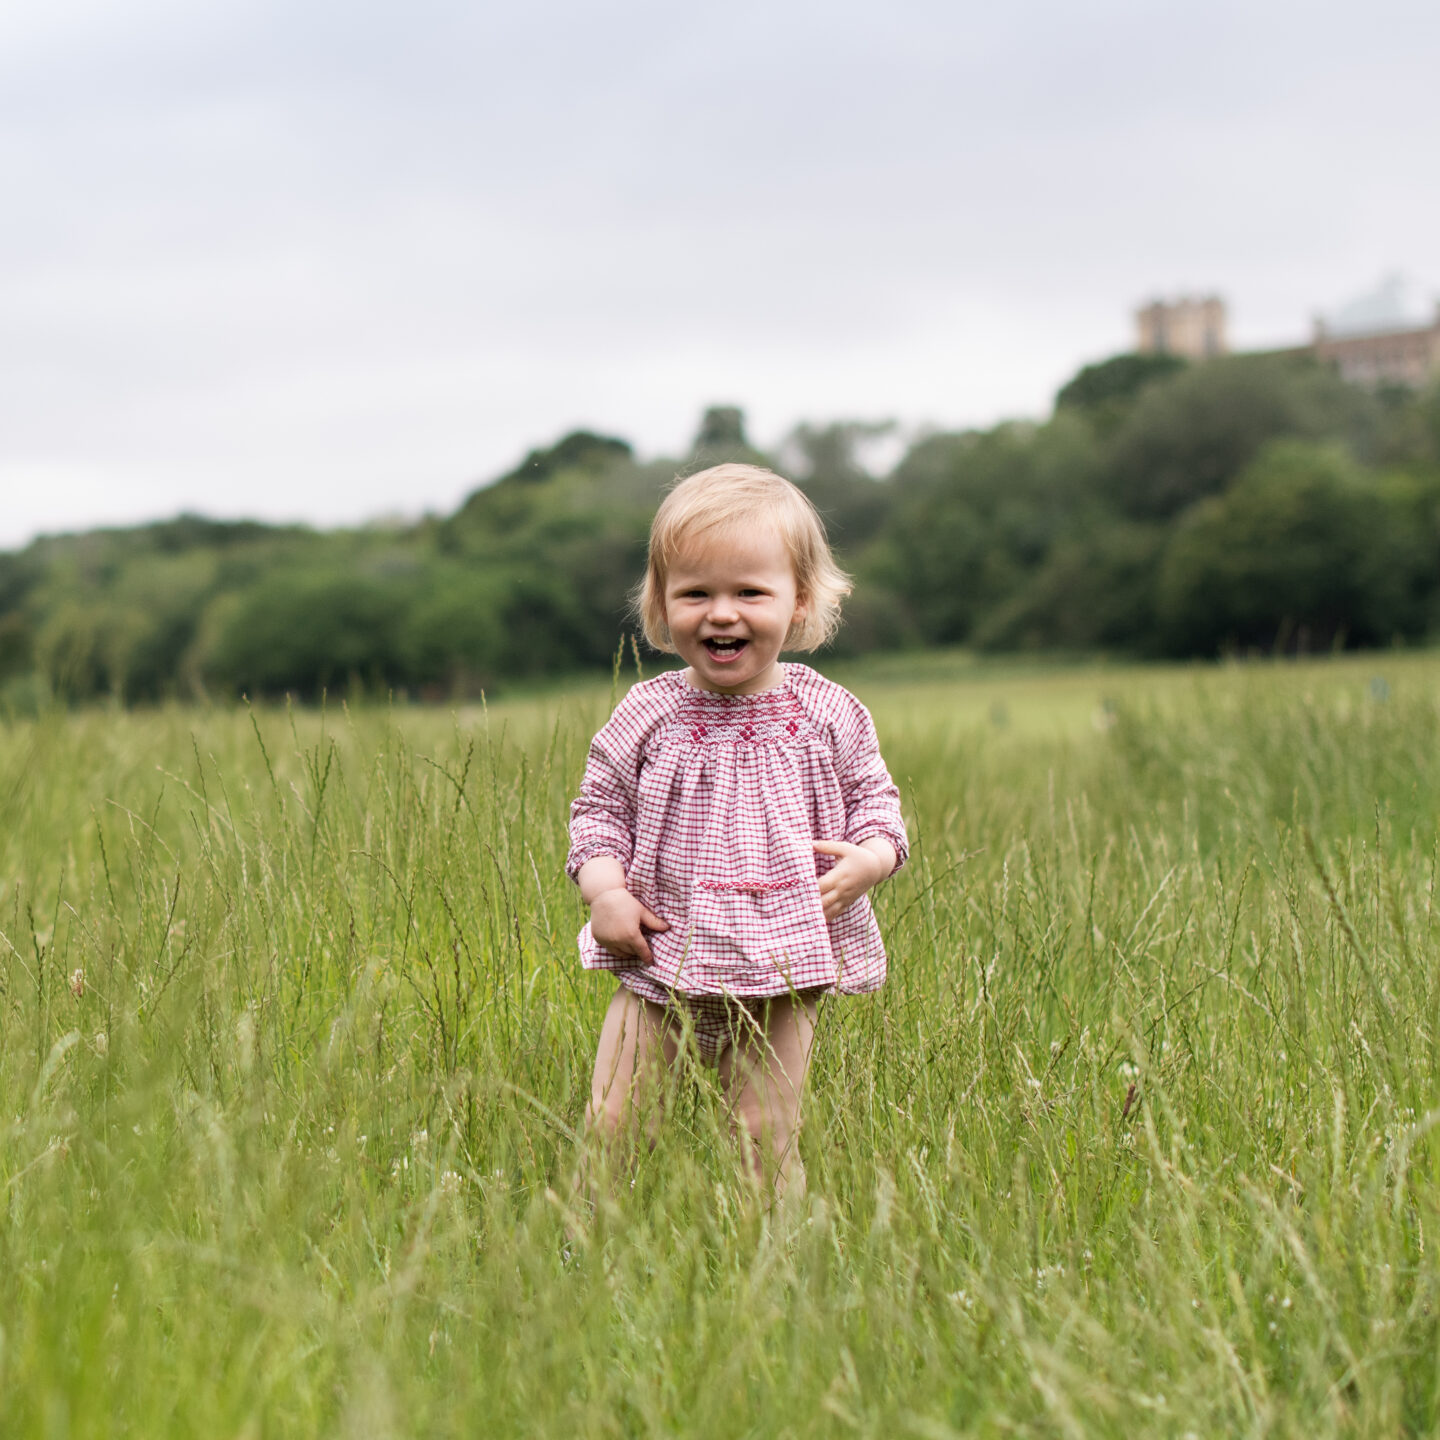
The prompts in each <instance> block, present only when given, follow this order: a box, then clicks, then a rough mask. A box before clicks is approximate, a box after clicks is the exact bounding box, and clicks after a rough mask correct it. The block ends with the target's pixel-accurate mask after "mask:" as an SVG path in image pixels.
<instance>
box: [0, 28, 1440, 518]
mask: <svg viewBox="0 0 1440 1440" xmlns="http://www.w3.org/2000/svg"><path fill="white" fill-rule="evenodd" d="M1437 73H1440V6H1436V5H1435V4H1434V3H1433V0H1425V3H1423V4H1422V3H1415V0H1405V3H1401V0H1372V3H1369V4H1365V5H1361V4H1359V3H1351V4H1343V5H1342V4H1333V3H1328V0H1308V3H1303V4H1302V3H1290V0H1286V3H1275V0H1243V3H1240V0H1204V3H1192V0H1164V3H1134V0H1089V3H1087V4H1085V5H1083V6H1080V5H1075V4H1073V3H1070V0H1011V3H1009V4H1007V5H1005V6H996V5H989V4H987V5H984V6H981V5H979V4H975V3H972V0H961V3H957V0H889V3H887V4H886V5H884V6H880V5H877V4H874V3H873V0H871V3H865V4H859V3H853V0H824V3H818V0H815V3H811V0H765V3H751V0H729V3H727V4H725V5H723V6H722V5H718V4H704V3H701V4H684V5H676V4H674V3H673V0H665V3H661V0H588V3H561V0H527V3H525V4H523V5H516V4H506V5H500V4H496V3H475V0H468V3H463V4H462V3H441V0H406V3H404V4H403V5H402V4H399V3H374V0H348V3H345V4H343V5H342V4H337V3H317V0H284V3H278V0H277V3H270V0H243V3H241V0H207V3H204V4H197V3H195V0H6V3H5V4H4V5H3V6H0V186H3V194H4V196H5V202H4V223H3V225H0V547H5V546H12V547H13V546H18V545H22V544H24V543H25V542H26V541H27V540H28V539H29V538H30V537H31V536H33V535H34V534H36V533H39V532H46V531H56V530H64V529H76V528H84V527H88V526H92V525H98V524H119V523H132V522H136V521H142V520H147V519H156V518H162V517H165V516H169V515H174V514H176V513H178V512H180V511H182V510H188V511H194V512H199V513H203V514H210V515H216V516H226V517H232V516H255V517H259V518H262V519H273V520H301V521H306V522H309V523H313V524H317V525H332V524H355V523H361V522H364V521H366V520H370V519H376V518H383V517H391V516H397V515H404V516H411V515H418V514H420V513H422V512H424V511H427V510H429V511H438V512H446V511H449V510H451V509H453V508H454V507H455V505H457V504H458V503H459V501H460V500H461V499H462V498H463V497H464V496H465V495H466V494H468V493H469V492H470V491H471V490H472V489H473V488H474V487H475V486H476V485H477V484H480V483H482V482H484V481H485V480H487V479H489V478H492V477H493V476H495V475H496V474H498V473H500V472H502V471H504V470H505V469H507V468H509V467H510V466H511V465H512V464H514V463H515V461H516V460H518V459H519V457H520V456H522V455H523V454H524V453H525V452H526V451H527V450H528V449H530V448H532V447H533V446H536V445H543V444H546V443H549V442H551V441H553V440H555V439H556V438H558V437H559V436H561V435H562V434H564V433H566V432H567V431H568V430H570V429H573V428H576V427H581V426H584V427H587V428H592V429H598V430H601V431H604V432H605V433H609V434H617V435H621V436H623V437H625V438H626V439H628V440H630V441H631V442H632V443H633V444H634V445H635V446H636V447H637V449H638V450H639V451H640V453H641V454H642V455H645V456H651V455H657V454H670V455H679V454H683V453H684V451H685V450H686V449H687V448H688V442H689V440H690V438H691V436H692V435H693V434H694V431H695V428H696V424H697V422H698V419H699V416H700V413H701V411H702V410H703V408H704V407H705V406H706V405H709V404H716V403H728V404H736V405H740V406H742V407H743V408H744V410H745V411H746V414H747V417H748V421H749V428H750V433H751V436H752V438H753V439H754V440H756V441H757V442H758V443H760V444H763V445H773V444H776V443H778V442H779V441H780V439H781V438H782V437H783V436H784V435H785V433H786V432H787V431H788V430H789V429H790V428H791V427H792V426H793V425H794V424H795V423H797V422H799V421H801V420H809V421H824V420H828V419H842V418H843V419H863V420H878V419H894V420H896V421H898V422H899V423H900V425H901V427H902V432H901V433H904V434H912V433H916V432H918V431H920V430H922V429H924V428H925V427H930V426H940V427H947V428H949V427H958V426H970V425H988V424H990V423H993V422H994V421H996V420H998V419H1001V418H1006V417H1012V416H1041V415H1044V414H1045V413H1046V412H1047V411H1048V409H1049V406H1050V403H1051V400H1052V398H1053V395H1054V392H1055V390H1056V389H1057V388H1058V386H1059V385H1061V384H1062V383H1063V382H1064V381H1065V380H1066V379H1067V378H1068V377H1069V376H1070V375H1071V374H1073V372H1074V371H1075V370H1076V369H1077V368H1078V367H1079V366H1080V365H1081V364H1083V363H1085V362H1087V361H1091V360H1095V359H1097V358H1102V357H1104V356H1106V355H1109V354H1113V353H1115V352H1117V351H1120V350H1124V349H1128V348H1129V347H1130V345H1131V343H1132V320H1131V315H1132V311H1133V310H1134V308H1135V307H1136V306H1137V305H1138V304H1140V303H1142V302H1143V301H1145V300H1147V299H1150V298H1152V297H1154V296H1157V295H1175V294H1181V293H1199V292H1206V293H1209V292H1218V293H1220V294H1222V295H1223V296H1224V297H1225V299H1226V301H1227V303H1228V305H1229V311H1230V322H1231V338H1232V342H1233V343H1235V344H1236V345H1238V346H1240V347H1245V346H1263V345H1274V344H1283V343H1287V342H1290V343H1293V342H1298V341H1300V340H1302V339H1304V338H1306V337H1307V336H1308V334H1309V332H1310V328H1311V323H1312V318H1313V316H1314V315H1315V314H1316V313H1317V312H1322V311H1323V312H1327V313H1328V312H1331V311H1337V310H1339V309H1340V308H1341V307H1343V306H1344V305H1345V304H1346V303H1347V302H1350V301H1353V300H1354V299H1355V297H1356V296H1357V295H1363V294H1364V293H1366V292H1373V291H1375V290H1376V289H1377V287H1378V286H1379V284H1380V282H1381V281H1382V280H1383V278H1384V277H1386V276H1387V275H1391V274H1398V275H1400V276H1402V277H1405V279H1406V281H1407V283H1408V285H1409V287H1410V291H1411V292H1412V293H1415V294H1419V295H1421V296H1422V297H1423V300H1424V303H1427V304H1428V303H1432V302H1433V299H1434V298H1435V296H1436V295H1440V185H1437V184H1436V183H1435V181H1434V173H1435V155H1436V153H1437V152H1440V112H1437V111H1436V110H1435V107H1434V103H1433V97H1434V87H1435V78H1434V77H1435V75H1436V74H1437Z"/></svg>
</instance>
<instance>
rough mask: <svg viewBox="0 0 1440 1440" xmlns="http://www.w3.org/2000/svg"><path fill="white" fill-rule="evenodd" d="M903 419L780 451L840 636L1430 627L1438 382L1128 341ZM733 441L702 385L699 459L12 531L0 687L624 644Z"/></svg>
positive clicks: (22, 693)
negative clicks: (686, 502) (901, 432)
mask: <svg viewBox="0 0 1440 1440" xmlns="http://www.w3.org/2000/svg"><path fill="white" fill-rule="evenodd" d="M892 428H893V427H891V426H890V425H888V424H886V423H883V422H882V423H865V422H858V421H832V422H830V423H828V424H823V425H817V424H803V425H799V426H797V427H796V428H795V429H794V430H793V431H792V432H791V434H790V435H789V436H788V437H787V438H786V440H785V441H784V443H783V445H782V447H781V450H780V457H781V458H780V460H779V461H778V462H775V463H779V464H780V465H781V468H782V471H783V472H784V473H788V474H791V475H793V477H794V478H795V479H796V481H797V482H798V483H799V484H800V485H801V486H802V487H803V488H804V489H805V491H806V493H807V494H808V495H809V496H810V497H811V499H812V500H813V502H814V503H815V505H816V506H817V508H818V509H819V511H820V513H821V515H822V516H823V518H824V519H825V522H826V525H827V527H828V530H829V533H830V536H831V539H832V541H833V543H834V544H835V547H836V550H837V553H838V555H839V559H840V562H841V564H842V565H843V566H844V567H845V568H846V569H847V570H849V571H850V572H851V573H852V574H853V575H854V576H855V579H856V590H855V593H854V595H853V596H852V597H851V599H850V601H849V603H848V604H847V607H846V611H845V624H844V626H843V628H842V630H841V633H840V636H839V639H838V641H837V642H836V645H835V653H837V654H840V655H857V654H862V653H865V652H868V651H873V650H877V649H887V648H897V647H905V646H915V645H936V644H938V645H952V644H966V645H970V646H973V647H976V648H978V649H982V650H1006V649H1019V650H1046V649H1105V650H1118V651H1124V652H1127V653H1130V654H1134V655H1145V654H1159V653H1170V654H1200V655H1209V654H1214V653H1215V652H1216V649H1217V647H1225V646H1231V645H1238V646H1241V647H1248V646H1254V645H1258V646H1261V647H1264V646H1268V645H1273V644H1276V643H1281V644H1284V645H1295V644H1300V643H1304V644H1309V645H1316V644H1329V643H1344V644H1350V645H1356V644H1386V643H1389V642H1390V641H1391V640H1392V639H1394V638H1396V637H1402V638H1405V639H1407V640H1423V639H1425V638H1427V637H1429V636H1431V635H1433V634H1434V633H1436V631H1437V630H1440V387H1432V388H1431V389H1430V390H1429V391H1426V392H1424V393H1422V394H1419V395H1417V394H1414V393H1412V392H1410V391H1406V390H1401V389H1391V390H1381V391H1377V392H1371V391H1365V390H1361V389H1357V388H1355V387H1352V386H1347V385H1345V384H1343V383H1342V382H1341V381H1340V380H1339V378H1338V377H1337V376H1336V375H1335V374H1334V373H1333V372H1332V371H1330V370H1328V369H1325V368H1323V367H1320V366H1317V365H1316V364H1314V363H1312V362H1309V361H1306V360H1304V359H1303V358H1300V357H1297V356H1293V355H1291V356H1287V355H1266V356H1240V357H1232V358H1229V359H1224V360H1217V361H1211V362H1207V363H1205V364H1200V365H1178V364H1175V363H1172V362H1171V361H1170V360H1168V359H1166V358H1164V357H1158V358H1157V357H1143V356H1133V355H1130V356H1127V355H1122V356H1116V357H1114V358H1113V359H1111V360H1108V361H1102V362H1100V363H1099V364H1097V365H1093V366H1087V367H1086V368H1085V369H1084V370H1082V371H1081V372H1080V374H1078V375H1077V376H1076V377H1075V378H1074V380H1072V381H1071V382H1070V383H1069V384H1068V385H1066V386H1065V387H1064V388H1063V389H1062V391H1061V393H1060V396H1059V399H1058V403H1057V407H1056V411H1055V414H1054V415H1053V416H1052V417H1051V419H1049V420H1048V421H1046V422H1045V423H1043V424H1035V423H1029V422H1015V421H1011V422H1006V423H1003V424H999V425H996V426H994V427H993V428H991V429H989V430H986V431H969V432H965V433H961V434H953V433H931V434H924V435H921V436H920V437H919V438H917V439H916V440H915V441H914V442H913V443H912V444H911V445H910V446H909V448H908V450H907V451H906V453H905V454H904V455H903V457H902V458H901V459H900V460H899V462H898V463H897V464H896V465H895V467H894V468H893V470H892V471H891V472H890V473H889V474H888V475H885V476H883V477H880V476H877V475H874V474H872V473H871V472H870V470H869V469H867V464H866V458H865V457H866V455H867V453H868V454H874V453H875V452H874V451H873V449H869V448H868V447H871V446H872V445H873V443H874V442H876V441H878V440H882V439H883V438H884V437H885V436H887V435H888V434H889V433H891V431H892ZM1282 441H1283V442H1291V443H1292V444H1299V445H1300V446H1301V449H1299V450H1292V451H1289V452H1285V453H1290V454H1291V455H1292V456H1297V455H1302V454H1303V455H1308V456H1309V457H1310V459H1309V460H1306V461H1305V462H1304V463H1303V464H1302V463H1301V462H1300V461H1298V460H1295V461H1293V463H1292V462H1287V464H1288V466H1289V468H1288V469H1286V470H1285V476H1284V477H1281V476H1279V474H1278V471H1276V470H1275V467H1276V466H1277V465H1280V462H1279V461H1274V460H1265V459H1264V457H1265V456H1266V455H1270V454H1272V452H1273V453H1274V454H1279V453H1281V452H1280V451H1277V450H1275V449H1274V447H1275V446H1276V444H1277V442H1282ZM1306 445H1308V446H1310V447H1311V448H1310V449H1309V450H1305V449H1304V446H1306ZM1316 446H1329V447H1331V449H1330V451H1329V452H1328V453H1329V455H1330V459H1328V460H1324V461H1323V462H1322V461H1321V460H1319V459H1318V458H1316V457H1318V456H1319V455H1320V451H1319V450H1318V449H1316V448H1315V447H1316ZM721 460H743V461H750V462H755V463H766V464H768V463H771V461H770V460H769V459H768V458H767V457H766V456H765V455H763V454H761V453H760V452H759V451H757V450H756V449H755V448H754V447H753V446H752V445H751V443H750V441H749V440H748V439H747V437H746V433H745V425H744V417H743V415H742V414H741V413H740V411H739V410H738V409H736V408H735V407H731V406H715V407H712V408H711V409H710V410H708V411H706V413H705V415H704V418H703V420H702V423H701V425H700V429H699V433H698V435H697V437H696V440H695V444H694V447H693V450H692V452H691V454H690V455H689V456H688V457H686V458H684V459H683V460H665V459H658V460H654V461H648V462H641V461H638V460H637V459H636V458H635V456H634V454H633V452H632V450H631V448H630V446H629V445H628V444H627V443H626V442H625V441H623V440H620V439H616V438H614V437H609V436H604V435H598V434H595V433H593V432H590V431H575V432H573V433H571V434H568V435H566V436H563V437H562V438H561V439H559V440H558V441H557V442H556V443H555V444H553V445H551V446H549V447H545V448H540V449H536V450H533V451H531V452H530V453H529V454H528V455H527V456H526V457H525V459H524V460H523V461H522V462H521V463H520V464H519V465H518V466H516V467H515V468H514V469H512V470H511V471H509V472H508V473H507V474H505V475H502V476H501V477H500V478H499V479H497V480H496V481H494V482H493V483H491V484H489V485H486V486H482V487H481V488H479V489H477V490H475V491H474V492H473V493H472V494H471V495H470V496H469V497H468V498H467V499H466V500H465V502H464V504H463V505H461V506H460V508H459V509H458V510H457V511H456V512H455V514H453V515H451V516H449V517H446V518H443V519H440V518H433V517H431V518H427V519H425V520H422V521H421V522H419V523H417V524H415V525H413V526H400V527H387V528H373V529H361V530H352V531H337V532H333V533H331V534H317V533H314V532H311V531H307V530H304V529H297V528H278V527H268V526H264V525H259V524H256V523H253V522H220V521H211V520H206V519H204V518H202V517H198V516H193V515H182V516H180V517H179V518H177V519H176V520H173V521H167V522H165V523H163V524H157V525H149V526H142V527H138V528H136V529H134V530H128V531H120V530H115V531H97V532H93V533H90V534H86V535H77V536H60V537H50V538H45V539H41V540H38V541H36V542H35V543H34V544H32V545H31V546H29V547H28V548H27V549H26V550H24V551H23V552H21V553H19V554H14V555H0V713H4V712H5V711H6V710H7V709H18V710H21V711H24V712H27V713H29V712H33V711H34V710H36V709H37V707H40V706H43V705H44V704H46V703H48V701H49V699H51V698H55V699H59V700H61V701H65V702H87V701H96V700H102V699H115V700H118V701H121V702H125V703H137V702H138V703H146V704H153V703H157V702H161V701H163V700H165V699H167V698H170V697H189V696H206V697H210V698H214V699H222V698H227V697H235V696H237V695H239V694H240V693H242V692H243V693H245V694H248V695H251V696H252V697H259V696H280V695H283V694H287V693H288V694H291V695H295V696H299V697H305V698H312V699H313V698H314V697H317V696H318V695H319V694H320V693H321V692H322V691H327V690H336V689H339V690H343V691H344V692H345V693H347V694H348V693H351V692H352V691H353V690H354V689H355V688H356V687H359V688H361V689H365V690H373V691H375V692H377V693H384V692H387V691H394V692H397V693H402V694H412V695H423V696H425V697H428V698H431V699H440V698H449V697H456V696H466V695H476V694H478V693H480V692H481V691H482V690H483V691H485V692H486V693H488V694H490V695H494V694H496V693H497V689H498V688H503V687H504V686H505V685H506V684H508V683H510V682H513V681H516V680H531V679H535V678H538V677H545V676H555V675H560V674H563V673H566V672H572V671H583V670H597V669H601V668H608V667H609V664H610V660H611V657H612V656H613V655H614V653H615V648H616V645H617V643H618V642H619V641H620V639H621V637H622V636H624V635H625V634H627V633H634V631H635V630H636V628H637V626H636V622H635V619H634V616H633V614H632V611H631V594H632V591H633V587H634V586H635V584H636V582H637V580H638V579H639V577H640V574H641V572H642V569H643V566H644V554H645V541H646V536H647V533H648V530H649V525H650V520H651V517H652V516H653V514H654V512H655V507H656V506H657V504H658V503H659V501H660V498H661V496H662V495H663V494H664V492H665V489H666V487H667V486H668V485H669V484H671V483H672V482H673V480H674V479H675V476H676V475H677V474H678V473H689V472H691V471H693V470H695V469H697V468H699V467H700V466H701V465H706V464H711V463H716V462H718V461H721ZM1257 467H1258V468H1257ZM1267 467H1268V468H1267ZM1307 467H1308V468H1307ZM1337 467H1338V468H1337ZM1281 468H1284V467H1281ZM1302 472H1303V474H1302ZM1342 472H1343V475H1344V477H1345V478H1344V479H1343V483H1342V479H1341V475H1342ZM1303 475H1310V476H1311V480H1309V481H1306V480H1304V479H1303ZM1267 476H1268V477H1269V478H1267ZM1257 477H1258V478H1257ZM1316 477H1319V478H1316ZM1326 477H1328V478H1326ZM1312 482H1313V483H1312ZM1361 496H1363V497H1365V498H1364V500H1363V502H1362V500H1361V499H1360V498H1358V497H1361ZM1285 497H1288V498H1285ZM1312 506H1313V507H1314V513H1313V514H1309V513H1308V512H1309V508H1310V507H1312ZM1302 512H1305V513H1304V514H1302ZM1352 514H1353V517H1354V521H1355V523H1354V524H1353V525H1351V524H1350V522H1349V520H1347V519H1346V517H1347V516H1350V515H1352ZM1267 527H1268V528H1267ZM1277 550H1286V551H1288V552H1290V558H1289V559H1283V558H1282V557H1281V556H1280V555H1278V554H1277V553H1275V552H1276V551H1277Z"/></svg>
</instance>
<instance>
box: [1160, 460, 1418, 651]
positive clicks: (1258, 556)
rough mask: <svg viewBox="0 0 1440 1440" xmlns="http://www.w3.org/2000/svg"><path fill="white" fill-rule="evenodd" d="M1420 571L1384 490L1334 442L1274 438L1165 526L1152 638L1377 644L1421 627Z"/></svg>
mask: <svg viewBox="0 0 1440 1440" xmlns="http://www.w3.org/2000/svg"><path fill="white" fill-rule="evenodd" d="M1430 563H1431V565H1432V567H1433V560H1432V561H1431V562H1430ZM1425 567H1426V557H1425V555H1424V553H1423V551H1421V550H1420V549H1418V548H1417V547H1416V546H1415V544H1414V543H1413V539H1412V538H1411V537H1410V535H1409V534H1408V531H1407V529H1406V527H1405V525H1404V523H1403V520H1402V516H1401V515H1400V513H1399V512H1398V511H1397V509H1396V506H1395V505H1394V503H1393V500H1392V499H1391V497H1389V496H1388V495H1387V493H1386V491H1385V490H1384V488H1383V487H1381V486H1380V485H1378V484H1377V483H1376V481H1375V480H1374V479H1373V478H1372V477H1370V476H1367V475H1366V474H1364V472H1362V471H1361V470H1359V468H1358V467H1357V466H1356V465H1355V463H1354V462H1353V461H1352V460H1351V459H1350V458H1349V457H1348V456H1347V455H1345V453H1344V452H1343V451H1342V450H1340V449H1338V448H1337V447H1333V446H1320V445H1314V444H1307V443H1304V442H1299V441H1293V440H1290V441H1279V442H1276V443H1274V444H1272V445H1270V446H1268V447H1267V448H1266V449H1265V450H1264V451H1263V453H1262V454H1261V455H1260V457H1259V458H1258V459H1257V460H1256V461H1255V462H1254V463H1253V464H1252V465H1250V466H1249V467H1248V468H1247V469H1246V470H1245V471H1244V472H1243V474H1242V475H1241V476H1240V478H1239V479H1238V480H1237V481H1236V483H1235V485H1234V487H1233V488H1232V489H1231V490H1230V491H1229V492H1228V493H1227V494H1225V495H1223V496H1216V497H1213V498H1211V499H1209V500H1206V501H1203V502H1202V503H1201V504H1199V505H1197V506H1196V507H1195V508H1194V510H1193V511H1192V512H1191V513H1190V514H1189V515H1187V516H1186V518H1185V520H1184V521H1183V522H1182V523H1181V525H1180V526H1179V528H1178V529H1177V530H1176V531H1175V532H1174V534H1173V536H1172V538H1171V540H1170V543H1169V545H1168V547H1167V550H1166V553H1165V557H1164V560H1163V562H1162V565H1161V571H1160V577H1159V586H1158V594H1157V609H1158V621H1159V627H1160V636H1161V641H1162V644H1163V646H1164V648H1165V649H1167V650H1168V651H1169V652H1170V653H1172V654H1177V655H1205V654H1212V655H1213V654H1214V653H1215V652H1216V651H1217V650H1219V649H1221V648H1222V647H1225V646H1235V647H1240V648H1250V647H1259V648H1262V649H1266V650H1269V649H1272V648H1281V649H1287V648H1311V649H1315V648H1321V649H1324V648H1328V647H1330V646H1332V645H1335V644H1345V643H1349V644H1360V645H1374V644H1384V643H1386V642H1388V641H1389V640H1391V639H1392V638H1393V637H1394V636H1395V635H1397V634H1402V635H1404V634H1411V635H1413V634H1416V633H1418V630H1419V629H1420V627H1421V626H1423V623H1424V617H1423V613H1422V612H1421V611H1420V610H1419V609H1417V607H1416V605H1415V599H1416V595H1417V593H1419V592H1420V591H1421V590H1423V588H1424V579H1425V577H1424V574H1423V571H1424V569H1425ZM1431 583H1432V584H1433V577H1432V580H1431Z"/></svg>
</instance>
